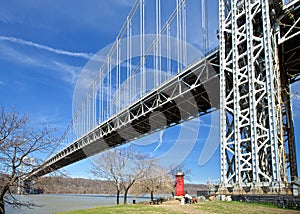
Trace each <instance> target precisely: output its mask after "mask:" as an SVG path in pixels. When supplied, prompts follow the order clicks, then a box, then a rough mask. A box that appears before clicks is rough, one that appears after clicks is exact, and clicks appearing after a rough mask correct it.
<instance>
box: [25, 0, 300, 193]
mask: <svg viewBox="0 0 300 214" xmlns="http://www.w3.org/2000/svg"><path fill="white" fill-rule="evenodd" d="M163 4H164V2H163V1H161V0H155V1H154V0H153V1H150V0H137V1H136V2H135V3H134V5H133V7H132V9H131V11H130V13H129V15H128V16H127V18H126V21H125V22H124V24H123V26H122V28H121V30H120V33H119V34H118V36H117V37H116V40H115V43H114V44H113V45H112V46H111V47H110V49H109V51H108V52H107V55H106V56H105V57H104V59H103V58H101V57H99V56H97V55H95V57H94V58H93V59H91V64H92V63H93V62H99V61H100V60H99V58H101V63H100V64H99V65H98V66H97V67H96V68H97V69H96V72H95V74H94V76H93V78H92V81H90V82H91V84H90V85H88V86H85V89H86V90H85V91H86V93H85V94H84V96H81V97H80V99H79V100H80V101H79V102H77V104H76V105H75V106H76V108H75V109H73V111H74V114H73V115H74V116H73V119H72V121H71V123H70V125H69V126H68V127H67V129H66V131H65V133H64V134H63V136H62V137H61V139H60V145H62V148H60V149H59V150H58V151H57V152H56V153H55V155H53V156H51V157H49V158H48V159H46V160H45V162H44V164H43V165H42V167H41V168H38V169H36V170H33V171H32V173H31V174H30V176H29V177H30V178H33V177H39V176H43V175H45V174H47V173H50V172H52V171H55V170H57V169H60V168H62V167H64V166H67V165H69V164H72V163H74V162H77V161H80V160H82V159H85V158H87V157H90V156H93V155H95V154H98V153H100V152H102V151H105V150H107V149H110V148H114V147H117V146H119V145H122V144H125V143H128V142H132V141H134V140H136V139H139V138H142V137H144V136H146V135H150V134H152V133H154V132H158V131H160V130H164V129H167V128H169V127H172V126H175V125H177V124H180V123H183V122H185V121H188V120H191V119H193V118H197V117H201V116H202V115H206V114H209V113H211V112H213V111H216V110H218V111H219V112H220V159H221V163H220V172H221V175H220V178H221V180H220V188H219V192H223V193H228V191H230V190H231V192H232V191H235V192H236V193H238V192H239V193H240V192H241V191H243V188H244V187H248V188H250V189H251V190H252V192H255V193H260V192H262V191H263V190H264V188H269V189H271V190H272V191H273V190H276V192H281V191H284V190H285V188H287V187H288V182H295V181H297V180H298V173H297V163H296V148H295V136H294V126H293V115H292V109H291V93H290V85H291V84H292V83H294V82H296V81H298V80H299V74H300V72H299V71H300V58H299V56H300V48H299V47H300V45H299V44H300V23H299V22H300V16H299V13H300V9H299V7H300V1H299V0H294V1H289V2H287V3H284V2H283V1H280V0H249V1H246V0H219V28H218V31H217V32H216V35H215V37H216V38H217V40H218V41H219V45H218V46H217V47H213V48H212V47H211V46H209V44H208V37H209V34H208V30H207V29H208V20H207V5H206V2H205V1H202V7H201V8H202V10H201V16H202V20H201V22H200V21H199V22H198V23H199V26H193V27H194V28H198V27H199V28H202V35H203V40H202V43H203V44H202V52H201V53H200V54H199V51H197V49H196V48H193V47H192V46H191V45H189V43H188V42H187V37H188V34H187V33H190V32H191V30H190V29H187V26H188V21H189V19H187V14H189V13H190V11H189V10H188V9H189V7H188V4H189V1H188V0H176V1H173V2H172V3H170V2H169V3H168V4H169V5H168V7H165V6H164V5H163ZM166 8H167V9H166ZM149 20H151V23H149ZM148 25H151V27H149V26H148ZM97 57H98V58H97Z"/></svg>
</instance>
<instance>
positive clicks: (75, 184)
mask: <svg viewBox="0 0 300 214" xmlns="http://www.w3.org/2000/svg"><path fill="white" fill-rule="evenodd" d="M34 188H35V189H39V191H40V192H43V193H44V194H112V195H113V194H115V192H116V191H115V187H114V185H113V182H112V181H105V180H92V179H84V178H65V177H42V178H40V179H39V180H38V181H37V183H36V184H35V185H34ZM207 189H208V187H207V185H204V184H185V191H187V192H188V193H189V194H191V195H196V194H197V191H199V190H207ZM161 193H166V192H161ZM156 194H158V193H156ZM170 194H171V192H170Z"/></svg>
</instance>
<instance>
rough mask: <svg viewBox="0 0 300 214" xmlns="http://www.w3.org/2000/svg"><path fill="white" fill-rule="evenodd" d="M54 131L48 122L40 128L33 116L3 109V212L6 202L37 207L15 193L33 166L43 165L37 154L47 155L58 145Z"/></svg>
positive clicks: (0, 202)
mask: <svg viewBox="0 0 300 214" xmlns="http://www.w3.org/2000/svg"><path fill="white" fill-rule="evenodd" d="M52 132H53V130H52V129H50V128H49V127H47V126H45V125H44V126H43V127H42V128H40V129H37V128H33V127H31V126H30V120H29V118H28V117H27V116H20V115H19V114H18V113H17V112H16V111H15V110H12V111H10V112H9V111H6V110H5V108H4V107H2V108H1V109H0V179H1V183H0V214H4V213H5V207H4V204H9V205H12V206H15V207H20V206H27V207H31V206H34V204H32V203H29V202H24V201H19V200H18V199H16V197H15V196H14V195H13V192H14V191H16V189H17V188H18V184H19V185H21V182H20V181H23V180H25V179H26V178H27V177H28V174H29V173H30V172H31V170H32V168H38V167H39V166H40V165H39V164H40V163H41V161H39V160H38V158H37V155H41V154H43V153H46V154H47V152H48V151H50V150H52V149H51V148H52V147H54V146H55V145H54V142H55V141H54V138H53V137H52V135H51V134H52Z"/></svg>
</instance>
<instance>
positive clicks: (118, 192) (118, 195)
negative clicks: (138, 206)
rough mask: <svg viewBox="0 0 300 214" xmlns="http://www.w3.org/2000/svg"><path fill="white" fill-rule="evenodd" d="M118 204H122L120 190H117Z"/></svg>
mask: <svg viewBox="0 0 300 214" xmlns="http://www.w3.org/2000/svg"><path fill="white" fill-rule="evenodd" d="M117 204H120V190H117Z"/></svg>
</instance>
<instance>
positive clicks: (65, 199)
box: [6, 194, 162, 214]
mask: <svg viewBox="0 0 300 214" xmlns="http://www.w3.org/2000/svg"><path fill="white" fill-rule="evenodd" d="M159 196H162V195H159ZM16 197H17V198H18V199H19V200H22V201H30V202H33V203H34V204H36V205H39V206H38V207H34V208H33V209H28V208H24V207H23V208H21V209H17V208H13V207H10V206H6V212H7V214H50V213H54V212H62V211H68V210H78V209H87V208H92V207H97V206H109V205H115V204H116V197H115V196H111V195H71V194H70V195H68V194H64V195H55V194H44V195H43V194H41V195H17V196H16ZM133 200H136V202H137V203H138V202H141V201H149V200H150V197H149V196H148V195H146V196H143V197H137V198H132V197H130V196H129V197H128V198H127V202H128V203H132V202H133ZM120 203H123V197H120Z"/></svg>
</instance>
